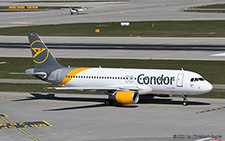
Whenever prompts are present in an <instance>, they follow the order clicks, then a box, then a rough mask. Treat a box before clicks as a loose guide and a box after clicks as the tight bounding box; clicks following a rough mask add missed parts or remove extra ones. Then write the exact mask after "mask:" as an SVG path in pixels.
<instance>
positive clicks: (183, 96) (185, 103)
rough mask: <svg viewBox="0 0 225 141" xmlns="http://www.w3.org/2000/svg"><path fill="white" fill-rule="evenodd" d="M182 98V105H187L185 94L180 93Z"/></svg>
mask: <svg viewBox="0 0 225 141" xmlns="http://www.w3.org/2000/svg"><path fill="white" fill-rule="evenodd" d="M182 98H183V99H184V100H183V106H187V105H188V101H187V95H182Z"/></svg>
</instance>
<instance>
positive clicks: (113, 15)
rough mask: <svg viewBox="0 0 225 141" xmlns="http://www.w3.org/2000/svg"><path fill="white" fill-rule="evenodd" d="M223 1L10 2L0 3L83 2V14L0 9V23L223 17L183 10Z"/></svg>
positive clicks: (9, 4) (78, 4) (3, 24)
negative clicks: (2, 10)
mask: <svg viewBox="0 0 225 141" xmlns="http://www.w3.org/2000/svg"><path fill="white" fill-rule="evenodd" d="M218 3H224V0H216V1H212V0H189V1H188V2H187V1H186V0H173V1H171V0H157V1H156V0H151V1H149V0H138V1H136V0H129V1H122V2H75V3H74V2H72V3H69V2H65V3H9V2H1V3H0V6H11V5H15V6H17V5H32V6H33V5H37V6H68V7H70V6H85V7H88V8H89V9H87V10H85V13H84V14H80V15H70V13H69V10H68V9H61V10H49V11H40V12H1V13H0V17H1V19H0V27H12V26H26V25H43V24H62V23H88V22H121V21H165V20H166V21H171V20H224V19H225V17H224V14H223V13H201V12H199V13H198V12H183V10H184V9H185V8H186V7H194V6H201V5H208V4H218Z"/></svg>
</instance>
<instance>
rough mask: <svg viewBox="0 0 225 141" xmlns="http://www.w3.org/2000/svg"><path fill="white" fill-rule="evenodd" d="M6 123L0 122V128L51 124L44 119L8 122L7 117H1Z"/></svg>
mask: <svg viewBox="0 0 225 141" xmlns="http://www.w3.org/2000/svg"><path fill="white" fill-rule="evenodd" d="M1 118H2V119H3V120H4V121H6V122H7V123H4V124H0V129H15V128H18V129H20V128H35V127H47V126H52V125H51V124H49V123H47V122H46V121H25V122H9V121H8V120H7V119H5V118H3V117H1Z"/></svg>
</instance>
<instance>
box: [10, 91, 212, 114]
mask: <svg viewBox="0 0 225 141" xmlns="http://www.w3.org/2000/svg"><path fill="white" fill-rule="evenodd" d="M30 94H31V95H32V97H27V98H26V99H17V100H13V101H27V100H39V99H40V100H43V99H46V100H56V101H74V102H97V103H100V104H93V105H85V106H76V107H66V108H57V109H48V110H44V111H63V110H75V109H85V108H97V107H105V105H104V101H105V100H106V99H105V98H81V97H56V96H55V94H40V93H30ZM138 104H159V105H180V106H182V104H183V101H182V100H181V101H174V100H173V99H168V98H167V99H161V98H154V99H153V98H152V97H149V96H146V95H142V96H140V98H139V102H138ZM189 105H210V103H204V102H192V101H189ZM116 107H120V108H137V107H138V106H137V105H123V104H117V105H116Z"/></svg>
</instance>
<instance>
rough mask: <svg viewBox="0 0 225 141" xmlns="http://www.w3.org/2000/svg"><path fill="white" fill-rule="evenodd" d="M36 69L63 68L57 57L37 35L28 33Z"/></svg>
mask: <svg viewBox="0 0 225 141" xmlns="http://www.w3.org/2000/svg"><path fill="white" fill-rule="evenodd" d="M28 38H29V42H30V48H31V52H32V56H33V62H34V65H35V68H49V67H51V68H61V67H62V66H61V65H60V64H59V63H58V62H57V61H56V59H55V57H54V56H53V55H52V54H51V52H50V51H49V50H48V48H47V46H46V45H45V44H44V42H43V41H42V40H41V38H40V37H39V36H38V35H37V34H36V33H28Z"/></svg>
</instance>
